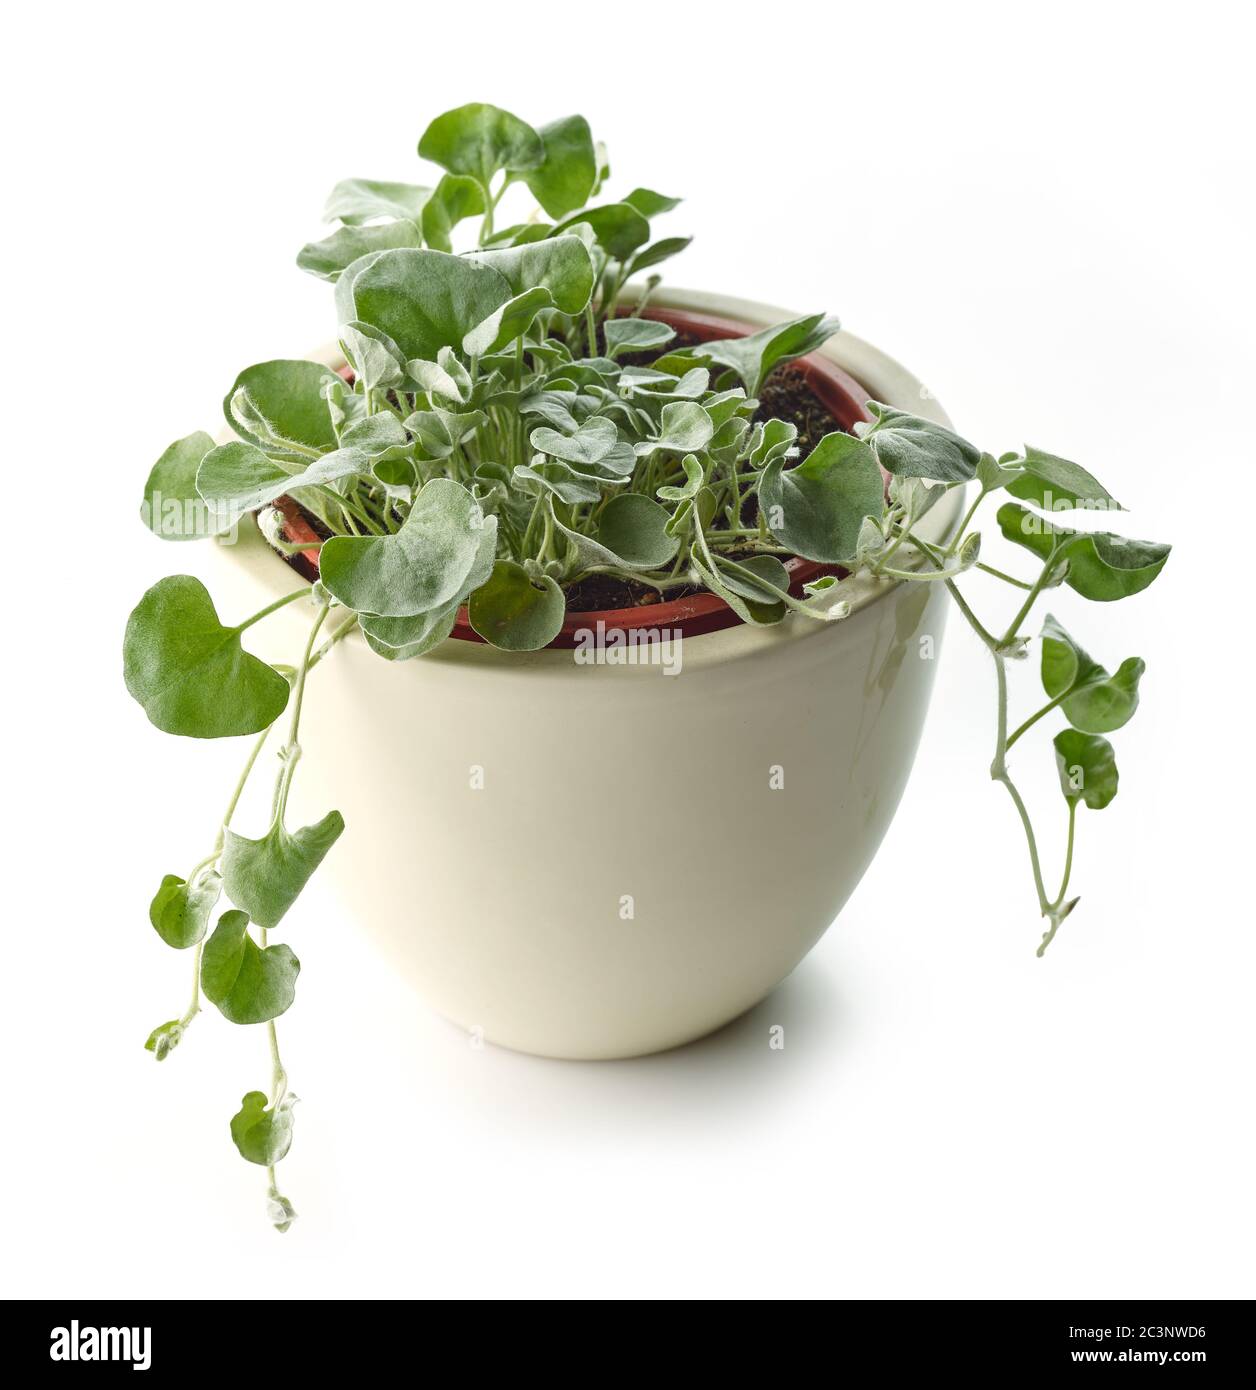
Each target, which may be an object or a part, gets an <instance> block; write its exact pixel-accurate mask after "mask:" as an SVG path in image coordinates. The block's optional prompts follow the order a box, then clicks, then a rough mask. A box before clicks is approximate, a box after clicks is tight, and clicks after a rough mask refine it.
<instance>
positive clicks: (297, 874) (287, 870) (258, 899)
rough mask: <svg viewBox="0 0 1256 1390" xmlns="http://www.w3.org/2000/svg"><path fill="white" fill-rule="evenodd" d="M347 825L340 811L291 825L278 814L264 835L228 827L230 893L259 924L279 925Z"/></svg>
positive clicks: (225, 876)
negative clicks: (250, 834)
mask: <svg viewBox="0 0 1256 1390" xmlns="http://www.w3.org/2000/svg"><path fill="white" fill-rule="evenodd" d="M344 828H345V822H344V817H343V816H342V815H341V814H340V812H339V811H329V812H328V813H327V814H326V815H325V816H324V817H323V818H322V820H320V821H319V822H318V823H317V824H315V825H306V826H303V827H302V828H301V829H300V830H296V831H289V830H288V829H287V828H286V827H285V826H284V825H283V823H282V822H281V821H278V820H276V821H275V823H274V824H273V825H272V826H271V827H270V829H269V830H268V831H267V832H266V834H265V835H263V836H262V837H261V839H260V840H250V839H248V838H246V837H245V836H243V835H237V834H236V832H235V831H234V830H228V831H226V832H225V841H224V848H223V853H222V883H223V888H224V890H225V891H226V894H227V896H228V897H229V898H230V899H231V901H232V902H233V903H235V905H236V906H237V907H238V908H242V909H243V911H244V912H247V913H248V915H249V917H251V918H252V919H253V921H254V922H256V923H257V925H258V926H259V927H277V926H278V925H279V922H280V920H281V918H282V917H283V915H284V913H285V912H287V911H288V909H289V908H290V907H291V906H292V904H293V903H294V902H295V901H296V900H297V896H298V895H299V894H300V892H301V889H302V888H304V887H305V885H306V883H307V882H308V881H309V878H310V875H311V874H312V873H313V872H314V870H315V869H317V868H318V866H319V865H320V864H321V863H322V862H323V858H324V856H325V855H326V854H327V851H328V850H329V849H330V848H331V847H332V845H334V844H335V843H336V841H337V840H338V839H339V838H340V834H341V832H342V831H343V830H344Z"/></svg>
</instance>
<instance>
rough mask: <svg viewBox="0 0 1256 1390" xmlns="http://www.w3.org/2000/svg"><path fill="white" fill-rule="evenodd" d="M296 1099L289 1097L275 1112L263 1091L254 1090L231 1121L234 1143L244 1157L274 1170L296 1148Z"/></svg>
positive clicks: (243, 1101)
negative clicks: (293, 1123) (293, 1120)
mask: <svg viewBox="0 0 1256 1390" xmlns="http://www.w3.org/2000/svg"><path fill="white" fill-rule="evenodd" d="M296 1099H297V1098H296V1096H294V1095H291V1094H289V1095H285V1096H284V1097H283V1098H282V1100H280V1102H279V1105H278V1106H277V1107H276V1108H275V1109H270V1108H268V1104H267V1100H266V1097H265V1095H264V1094H263V1093H262V1092H261V1091H250V1092H249V1093H248V1095H246V1096H245V1097H244V1099H243V1100H242V1101H241V1102H240V1109H239V1110H238V1111H237V1112H236V1114H235V1115H234V1116H233V1117H232V1120H231V1140H232V1143H234V1144H235V1146H236V1148H237V1149H238V1150H239V1151H240V1157H241V1158H246V1159H248V1161H249V1162H250V1163H258V1164H260V1165H261V1166H262V1167H264V1168H273V1167H274V1165H275V1164H276V1163H278V1162H279V1160H280V1159H281V1158H283V1157H284V1155H285V1154H286V1153H287V1152H288V1150H289V1149H290V1148H291V1147H292V1107H293V1105H295V1104H296Z"/></svg>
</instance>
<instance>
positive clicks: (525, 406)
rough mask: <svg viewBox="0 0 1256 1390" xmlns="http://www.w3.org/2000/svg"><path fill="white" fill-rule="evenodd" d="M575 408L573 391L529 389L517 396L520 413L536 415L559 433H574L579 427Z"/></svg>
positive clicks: (574, 393)
mask: <svg viewBox="0 0 1256 1390" xmlns="http://www.w3.org/2000/svg"><path fill="white" fill-rule="evenodd" d="M575 408H576V392H575V391H563V390H561V389H560V390H556V391H531V392H529V393H528V394H527V395H525V396H521V397H520V398H519V414H520V415H535V416H538V417H539V418H540V419H542V420H544V421H545V423H546V424H547V425H549V426H550V427H551V428H553V429H554V430H556V431H557V432H558V433H559V434H575V432H576V431H577V430H578V429H579V428H580V421H579V420H578V419H577V418H576V414H575Z"/></svg>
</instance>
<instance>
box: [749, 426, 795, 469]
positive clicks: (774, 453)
mask: <svg viewBox="0 0 1256 1390" xmlns="http://www.w3.org/2000/svg"><path fill="white" fill-rule="evenodd" d="M797 440H798V426H797V425H795V424H794V422H793V421H792V420H764V421H762V422H761V423H760V424H757V425H755V427H754V429H753V430H752V431H751V435H750V439H749V440H748V441H747V446H746V452H747V459H748V461H749V463H750V467H751V468H753V469H756V470H759V469H763V468H766V467H767V466H768V464H769V463H773V462H776V461H778V460H783V459H787V458H791V457H792V456H793V455H794V454H796V453H797V452H798V451H797V449H795V447H794V445H795V444H796V443H797Z"/></svg>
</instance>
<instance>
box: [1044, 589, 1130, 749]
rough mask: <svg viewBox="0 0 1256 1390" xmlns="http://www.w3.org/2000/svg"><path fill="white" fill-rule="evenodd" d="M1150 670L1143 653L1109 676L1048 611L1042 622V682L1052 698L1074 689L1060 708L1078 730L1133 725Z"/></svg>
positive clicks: (1094, 731)
mask: <svg viewBox="0 0 1256 1390" xmlns="http://www.w3.org/2000/svg"><path fill="white" fill-rule="evenodd" d="M1146 669H1147V668H1146V666H1145V664H1144V662H1143V660H1142V658H1141V657H1137V656H1131V657H1127V658H1126V659H1125V660H1124V661H1123V662H1122V663H1121V665H1120V666H1119V667H1118V668H1117V671H1116V674H1115V675H1109V674H1108V672H1107V671H1106V670H1105V669H1104V668H1103V667H1102V666H1100V665H1099V663H1098V662H1097V661H1095V660H1093V658H1092V657H1091V656H1090V655H1089V654H1088V653H1087V652H1086V651H1085V650H1084V649H1083V648H1082V647H1081V646H1080V645H1079V644H1078V643H1077V642H1075V641H1074V640H1073V638H1072V637H1070V636H1069V634H1068V633H1067V632H1066V631H1065V630H1064V627H1063V626H1062V625H1061V624H1060V623H1059V622H1058V621H1057V620H1056V619H1055V618H1054V617H1053V616H1052V615H1051V614H1050V613H1048V614H1047V616H1046V620H1045V621H1044V623H1043V625H1042V685H1043V689H1044V690H1045V691H1046V692H1047V694H1048V695H1050V696H1051V698H1052V699H1056V698H1058V697H1059V696H1060V695H1063V694H1064V692H1065V691H1070V690H1071V691H1072V694H1070V695H1069V696H1068V697H1067V698H1066V699H1065V700H1063V701H1061V704H1060V708H1061V709H1062V710H1063V711H1064V714H1065V717H1066V718H1067V719H1068V722H1069V723H1070V724H1071V725H1072V726H1073V727H1074V728H1075V729H1080V730H1082V731H1083V732H1084V733H1088V734H1109V733H1111V732H1112V731H1113V730H1114V729H1119V728H1121V727H1122V725H1124V724H1127V723H1128V722H1129V721H1130V719H1131V718H1133V715H1134V711H1135V710H1136V709H1137V708H1138V683H1139V681H1140V680H1141V679H1142V677H1143V673H1144V671H1145V670H1146Z"/></svg>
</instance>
